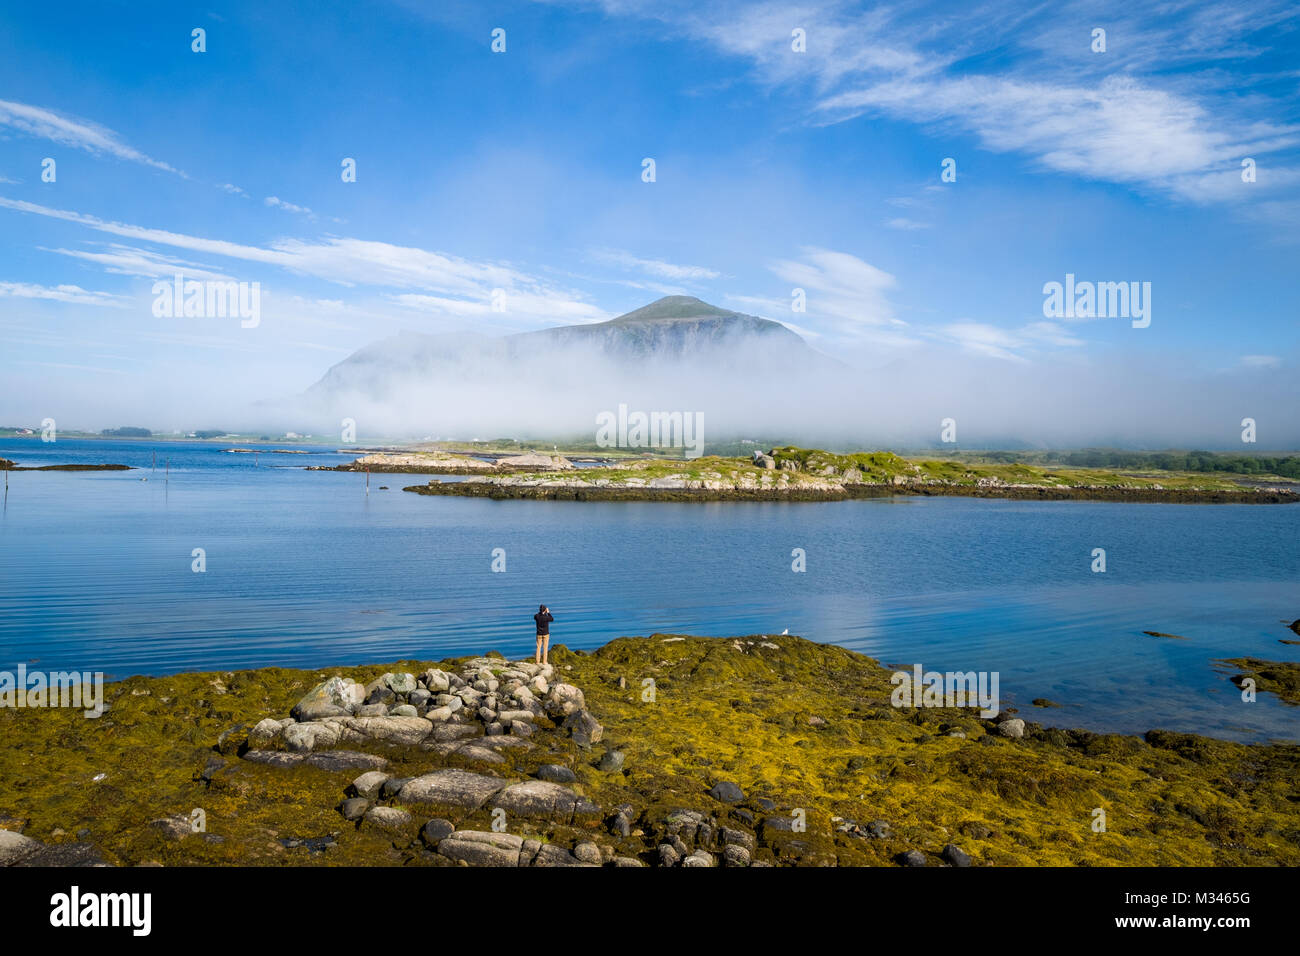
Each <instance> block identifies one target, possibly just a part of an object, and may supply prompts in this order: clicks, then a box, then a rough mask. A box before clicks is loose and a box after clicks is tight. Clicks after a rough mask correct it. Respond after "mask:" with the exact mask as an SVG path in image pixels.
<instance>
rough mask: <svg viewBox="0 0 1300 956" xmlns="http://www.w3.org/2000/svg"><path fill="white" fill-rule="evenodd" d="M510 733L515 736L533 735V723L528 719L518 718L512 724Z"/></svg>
mask: <svg viewBox="0 0 1300 956" xmlns="http://www.w3.org/2000/svg"><path fill="white" fill-rule="evenodd" d="M510 733H511V734H512V735H513V736H515V737H531V736H532V735H533V725H532V724H530V723H529V722H528V721H526V720H516V721H513V722H511V724H510Z"/></svg>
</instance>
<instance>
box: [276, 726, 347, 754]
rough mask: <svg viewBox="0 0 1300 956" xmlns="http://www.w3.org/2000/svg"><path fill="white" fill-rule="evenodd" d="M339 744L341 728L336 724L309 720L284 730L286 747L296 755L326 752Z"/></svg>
mask: <svg viewBox="0 0 1300 956" xmlns="http://www.w3.org/2000/svg"><path fill="white" fill-rule="evenodd" d="M338 742H339V728H338V725H337V724H334V723H327V722H325V721H317V720H308V721H307V722H305V723H298V724H292V725H290V726H288V727H286V728H285V729H284V745H285V746H286V747H288V748H289V749H290V750H291V751H293V752H294V753H307V752H310V751H312V750H324V749H327V748H329V747H333V746H335V745H337V744H338Z"/></svg>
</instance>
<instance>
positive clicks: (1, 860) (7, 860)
mask: <svg viewBox="0 0 1300 956" xmlns="http://www.w3.org/2000/svg"><path fill="white" fill-rule="evenodd" d="M40 848H41V843H40V841H39V840H33V839H32V838H31V837H25V836H23V835H22V834H21V833H14V832H13V831H12V830H0V866H13V865H14V864H15V863H17V862H18V861H19V860H22V859H23V858H24V857H28V856H31V855H32V854H33V853H35V852H36V851H37V850H39V849H40Z"/></svg>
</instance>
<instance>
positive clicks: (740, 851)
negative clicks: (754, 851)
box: [722, 843, 750, 866]
mask: <svg viewBox="0 0 1300 956" xmlns="http://www.w3.org/2000/svg"><path fill="white" fill-rule="evenodd" d="M722 862H723V864H724V865H726V866H749V863H750V855H749V849H748V848H747V847H743V846H741V845H740V844H739V843H730V844H728V845H727V846H725V847H723V848H722Z"/></svg>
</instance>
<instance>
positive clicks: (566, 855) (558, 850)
mask: <svg viewBox="0 0 1300 956" xmlns="http://www.w3.org/2000/svg"><path fill="white" fill-rule="evenodd" d="M531 865H532V866H591V865H592V864H590V863H583V862H582V861H581V860H579V859H578V858H577V857H576V856H574V855H573V854H572V853H570V852H569V851H568V850H566V849H564V848H563V847H559V846H556V845H555V844H554V843H548V844H546V845H545V846H543V847H541V848H540V849H539V850H538V851H537V856H535V857H534V858H533V862H532V864H531Z"/></svg>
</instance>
